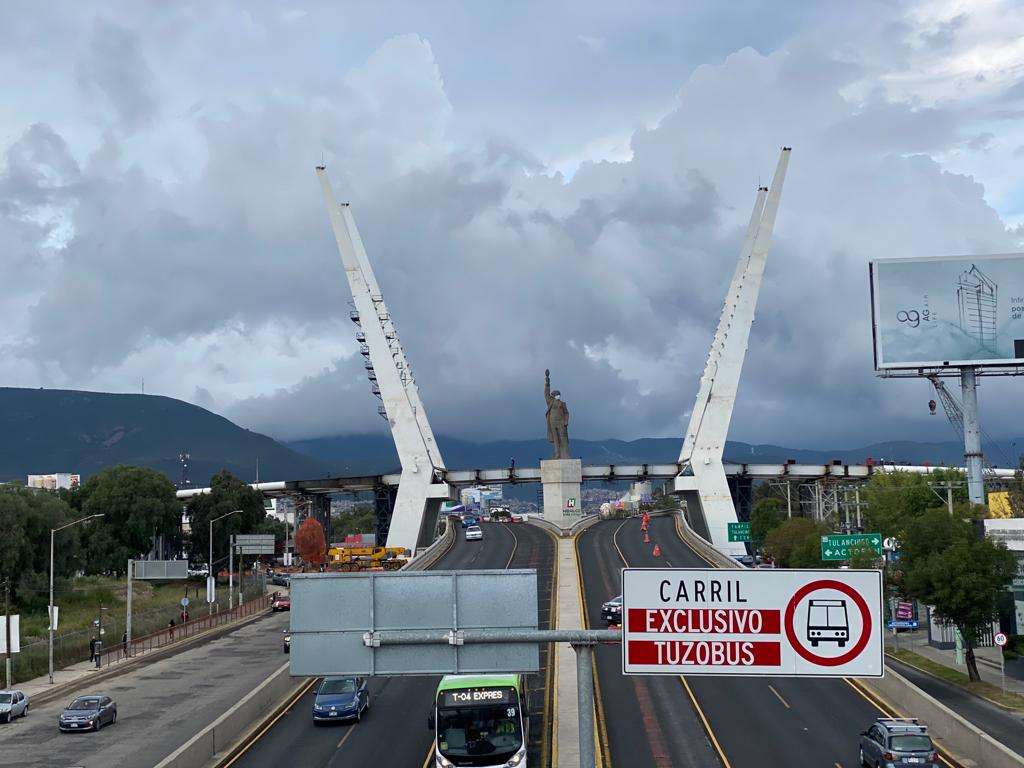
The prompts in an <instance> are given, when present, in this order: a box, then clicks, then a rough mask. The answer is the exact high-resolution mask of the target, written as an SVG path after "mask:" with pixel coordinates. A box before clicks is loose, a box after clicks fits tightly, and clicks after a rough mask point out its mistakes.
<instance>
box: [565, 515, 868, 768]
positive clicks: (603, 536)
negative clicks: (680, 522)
mask: <svg viewBox="0 0 1024 768" xmlns="http://www.w3.org/2000/svg"><path fill="white" fill-rule="evenodd" d="M650 529H651V531H650V532H651V542H650V543H649V544H644V543H643V541H642V534H641V531H640V521H639V519H637V518H632V519H629V520H626V521H622V520H610V521H607V522H601V523H598V524H597V525H595V526H593V527H592V528H590V529H588V530H587V531H585V532H584V533H583V534H582V535H581V536H580V538H579V540H578V545H577V546H578V548H579V551H580V556H581V560H582V566H583V574H584V582H585V590H586V595H587V611H588V617H589V619H590V621H591V622H592V625H594V626H600V603H601V602H603V601H604V600H607V599H608V598H610V597H614V596H615V595H618V594H619V593H620V591H621V587H620V585H621V582H620V580H619V578H618V576H617V572H618V569H619V568H620V567H621V566H622V558H625V560H626V562H627V563H628V564H629V565H630V566H645V567H678V568H684V567H690V568H706V567H709V566H708V564H707V563H706V562H705V561H704V560H702V559H701V558H700V557H699V556H698V555H697V554H696V553H695V552H693V551H691V550H690V549H689V547H687V546H686V545H685V544H684V543H683V542H682V541H681V540H680V539H679V537H678V536H677V534H676V532H675V528H674V525H673V520H672V518H671V517H669V516H664V517H655V518H653V519H652V520H651V525H650ZM655 543H658V544H660V545H661V548H662V556H661V557H658V558H655V557H654V556H653V555H652V549H653V547H654V544H655ZM616 544H617V545H618V549H619V550H621V553H622V558H620V555H619V553H618V551H617V550H616V546H615V545H616ZM601 563H604V564H605V567H604V569H603V570H602V567H601ZM610 650H611V653H609V652H607V651H604V652H599V654H598V676H599V681H600V685H601V698H602V714H603V721H604V722H603V725H604V728H605V729H606V731H607V734H608V751H609V755H608V757H609V761H608V762H607V763H606V768H607V765H608V764H609V763H610V765H612V766H617V767H621V768H632V767H633V766H637V767H638V768H639V767H640V766H658V767H659V768H661V766H689V765H693V766H697V765H699V766H711V765H723V764H726V763H724V761H723V760H722V759H721V758H720V757H719V758H717V759H716V755H717V754H719V753H718V750H719V749H720V750H721V753H720V754H721V755H724V757H725V760H726V761H728V762H727V765H728V766H731V768H755V766H756V767H757V768H763V766H779V767H780V768H781V767H782V766H797V765H799V766H804V765H806V766H828V767H830V768H853V766H856V765H857V745H858V736H857V734H858V733H859V732H860V731H862V730H864V729H865V728H866V727H867V726H868V725H869V724H870V723H871V722H872V721H873V720H874V719H875V718H876V717H878V716H880V715H881V714H883V713H881V712H880V711H879V710H878V709H877V708H876V707H875V705H874V704H872V703H871V702H870V701H868V700H867V699H865V698H864V697H863V696H862V695H861V694H860V693H859V692H858V691H857V690H856V689H855V688H853V687H852V686H851V685H850V684H848V683H846V682H844V681H842V680H831V679H822V680H812V679H797V678H738V677H736V678H730V677H693V676H691V677H688V678H686V679H685V683H684V681H682V680H681V679H680V678H679V677H676V676H665V677H642V678H627V679H626V680H625V681H623V680H622V675H621V673H619V681H618V682H617V683H616V682H614V680H615V675H616V673H617V672H618V670H619V669H620V668H621V664H620V658H619V654H620V653H621V651H620V650H619V649H618V648H615V649H613V650H612V649H610ZM688 689H689V692H692V699H691V697H690V693H689V692H688ZM668 718H671V719H668ZM702 719H706V721H707V729H703V728H702V726H701V720H702ZM708 733H710V734H711V735H712V738H713V739H714V741H715V742H717V745H718V747H717V748H715V747H714V745H711V746H709V741H710V739H709V738H708V736H707V734H708Z"/></svg>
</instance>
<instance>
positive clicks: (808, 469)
mask: <svg viewBox="0 0 1024 768" xmlns="http://www.w3.org/2000/svg"><path fill="white" fill-rule="evenodd" d="M723 466H724V468H725V474H726V475H727V476H729V477H746V478H750V479H753V480H779V479H783V478H791V479H793V480H802V481H807V480H818V479H822V478H826V477H828V478H833V479H834V480H837V481H841V482H855V481H864V480H867V479H868V478H869V477H870V476H871V475H872V474H874V473H876V472H897V471H901V472H914V473H916V474H928V473H929V472H933V471H935V470H936V469H941V467H933V466H930V465H901V464H836V463H833V464H790V463H786V464H741V463H735V462H725V463H724V465H723ZM960 469H961V470H962V468H960ZM683 471H684V467H683V465H681V464H587V465H584V467H583V481H584V482H615V481H639V480H671V479H673V478H675V477H677V476H678V475H680V474H683ZM990 471H991V473H992V475H993V476H994V477H996V478H1000V479H1007V478H1012V477H1013V475H1014V471H1013V470H1012V469H993V470H990ZM435 472H436V475H437V481H438V482H445V483H448V484H449V485H452V486H455V487H460V486H471V485H506V484H512V485H515V484H518V483H539V482H540V481H541V478H540V467H499V468H497V469H446V470H445V469H441V470H435ZM401 477H402V475H401V473H399V472H390V473H386V474H380V475H358V476H353V477H325V478H320V479H315V480H281V481H274V482H267V483H252V484H251V487H252V488H255V489H256V490H258V491H261V492H262V493H263V495H264V496H267V497H274V496H296V495H300V494H327V493H355V492H357V491H372V490H374V489H375V488H380V487H381V486H391V487H397V486H398V482H399V480H400V479H401ZM209 492H210V489H209V488H186V489H183V490H180V491H178V498H179V499H187V498H190V497H192V496H198V495H200V494H203V493H209Z"/></svg>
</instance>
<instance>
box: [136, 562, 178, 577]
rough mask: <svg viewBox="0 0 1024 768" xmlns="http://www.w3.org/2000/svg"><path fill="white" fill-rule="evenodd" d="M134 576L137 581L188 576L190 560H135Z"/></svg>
mask: <svg viewBox="0 0 1024 768" xmlns="http://www.w3.org/2000/svg"><path fill="white" fill-rule="evenodd" d="M133 570H134V573H133V574H132V578H133V579H135V580H136V581H143V580H146V579H149V580H170V579H175V580H177V579H187V578H188V560H134V561H133Z"/></svg>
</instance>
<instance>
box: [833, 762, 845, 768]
mask: <svg viewBox="0 0 1024 768" xmlns="http://www.w3.org/2000/svg"><path fill="white" fill-rule="evenodd" d="M832 765H834V766H835V768H843V766H842V765H841V764H840V763H832Z"/></svg>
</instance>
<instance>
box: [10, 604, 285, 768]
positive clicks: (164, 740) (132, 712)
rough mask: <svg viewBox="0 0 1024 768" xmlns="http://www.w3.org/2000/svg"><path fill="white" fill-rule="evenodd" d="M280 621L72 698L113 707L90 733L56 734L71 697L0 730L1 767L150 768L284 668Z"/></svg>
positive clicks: (261, 623) (267, 621)
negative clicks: (100, 700) (104, 699)
mask: <svg viewBox="0 0 1024 768" xmlns="http://www.w3.org/2000/svg"><path fill="white" fill-rule="evenodd" d="M287 625H288V615H287V614H286V613H285V614H272V615H270V616H268V617H267V618H264V619H260V620H258V621H255V622H253V623H252V624H248V625H246V626H244V627H241V628H239V629H236V630H235V631H233V632H229V633H228V634H226V635H224V636H222V637H219V638H217V639H216V640H211V641H210V642H207V643H203V644H201V645H198V646H196V647H193V648H190V649H188V650H186V651H182V652H181V653H178V654H176V655H174V656H171V657H169V658H166V659H161V660H160V661H155V662H153V663H150V664H144V665H142V666H141V667H138V668H136V669H135V670H133V671H131V672H128V673H126V674H124V675H120V676H118V677H115V678H113V679H110V680H106V681H104V682H102V683H100V684H99V685H98V686H97V687H96V689H95V690H93V689H83V690H81V691H79V693H80V694H87V693H105V694H108V695H109V696H111V697H112V698H113V699H114V701H115V702H117V723H115V724H114V725H108V726H106V727H105V728H103V729H102V730H101V731H99V732H98V733H61V732H60V731H58V730H57V717H58V715H59V714H60V712H61V711H62V710H63V709H64V707H65V706H67V704H68V702H69V701H71V699H72V698H73V696H71V695H69V696H68V697H67V698H66V700H63V699H62V700H58V701H52V702H50V703H48V704H41V705H39V706H38V707H34V706H31V702H29V705H30V706H29V715H28V717H26V718H21V719H18V720H16V721H15V722H13V723H10V724H8V725H0V765H3V767H4V768H21V767H22V766H26V767H27V766H32V767H33V768H36V767H37V766H38V767H39V768H44V767H45V768H70V766H80V767H81V768H115V767H116V768H151V766H154V765H156V764H157V763H159V762H160V761H161V760H162V759H163V758H165V757H166V756H167V755H169V754H170V753H171V752H173V751H174V750H175V749H177V748H178V747H179V746H181V745H182V744H183V743H185V742H186V741H188V740H189V739H190V738H192V736H194V735H195V734H196V733H197V732H198V731H199V730H200V729H202V728H203V727H205V726H206V725H207V724H209V723H210V722H211V721H212V720H214V719H215V718H217V717H219V716H220V715H221V714H222V713H223V712H225V711H226V710H227V709H228V708H229V707H230V706H231V705H232V704H234V703H235V702H237V701H238V699H239V698H241V697H242V696H244V695H245V694H246V693H248V692H249V691H251V690H252V689H253V688H255V687H256V686H257V685H259V684H260V683H261V682H262V681H263V680H264V679H266V677H267V676H268V675H270V674H271V672H273V671H274V670H275V669H277V668H278V667H279V666H280V665H281V664H282V663H284V655H283V653H282V652H281V636H282V630H283V629H284V627H286V626H287Z"/></svg>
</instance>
